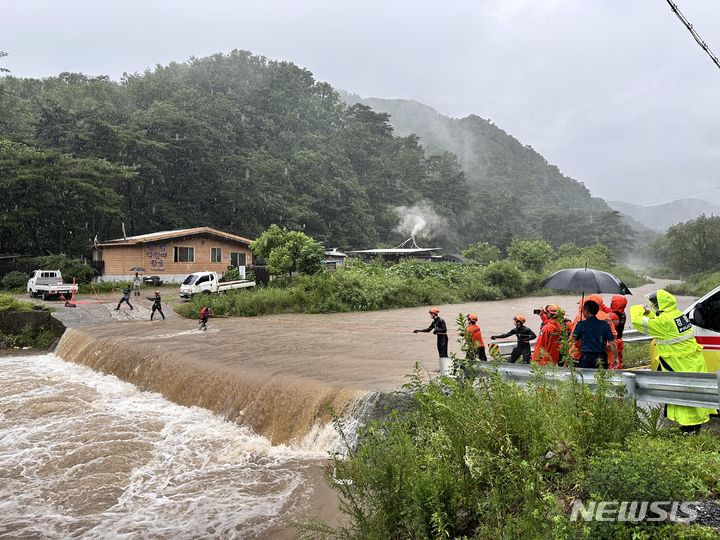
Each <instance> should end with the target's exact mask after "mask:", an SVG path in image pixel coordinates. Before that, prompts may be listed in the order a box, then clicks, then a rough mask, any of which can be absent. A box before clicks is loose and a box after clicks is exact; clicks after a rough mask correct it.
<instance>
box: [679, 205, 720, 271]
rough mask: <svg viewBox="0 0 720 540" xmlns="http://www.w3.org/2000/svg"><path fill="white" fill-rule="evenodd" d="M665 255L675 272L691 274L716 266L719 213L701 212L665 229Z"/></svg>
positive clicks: (719, 242) (719, 253) (719, 257)
mask: <svg viewBox="0 0 720 540" xmlns="http://www.w3.org/2000/svg"><path fill="white" fill-rule="evenodd" d="M666 237H667V257H668V262H669V264H670V267H671V268H672V269H673V270H675V271H677V272H684V273H689V274H695V273H698V272H704V271H707V270H715V269H717V268H718V266H720V216H710V217H708V216H705V215H702V216H700V217H699V218H697V219H694V220H692V221H687V222H685V223H679V224H677V225H674V226H672V227H670V229H669V230H668V232H667V235H666Z"/></svg>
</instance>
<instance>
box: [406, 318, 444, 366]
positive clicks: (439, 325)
mask: <svg viewBox="0 0 720 540" xmlns="http://www.w3.org/2000/svg"><path fill="white" fill-rule="evenodd" d="M430 317H431V318H432V322H431V323H430V326H428V327H427V328H423V329H421V330H413V334H417V333H418V332H432V333H433V334H435V335H437V350H438V354H439V355H440V358H447V355H448V335H447V325H446V324H445V321H444V320H443V318H442V317H440V310H439V309H438V308H436V307H431V308H430Z"/></svg>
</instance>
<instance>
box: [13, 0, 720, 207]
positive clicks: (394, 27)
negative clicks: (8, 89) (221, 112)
mask: <svg viewBox="0 0 720 540" xmlns="http://www.w3.org/2000/svg"><path fill="white" fill-rule="evenodd" d="M675 1H676V3H677V4H678V7H679V8H680V9H681V11H682V12H683V13H684V14H685V16H686V17H687V18H688V19H689V20H690V22H691V23H693V24H694V26H695V29H696V30H697V31H698V33H699V34H700V35H701V36H702V37H703V38H704V39H705V41H706V42H707V43H708V45H709V46H710V48H711V49H713V50H714V51H715V52H716V53H718V54H720V2H718V1H717V0H675ZM235 48H237V49H247V50H250V51H252V52H254V53H256V54H262V55H264V56H267V57H269V58H273V59H283V60H290V61H292V62H294V63H296V64H298V65H300V66H302V67H305V68H307V69H309V70H310V71H312V72H313V73H314V74H315V76H316V78H318V79H320V80H324V81H327V82H329V83H331V84H332V85H333V86H335V87H337V88H341V89H344V90H347V91H350V92H354V93H356V94H360V95H361V96H363V97H371V96H372V97H385V98H397V97H401V98H411V99H415V100H418V101H421V102H423V103H426V104H428V105H431V106H432V107H434V108H435V109H437V110H438V111H439V112H441V113H443V114H447V115H450V116H454V117H462V116H465V115H468V114H472V113H474V114H477V115H479V116H482V117H484V118H490V119H492V121H493V122H495V124H497V125H498V126H499V127H500V128H502V129H504V130H505V131H507V132H508V133H509V134H511V135H513V136H515V137H516V138H518V139H519V140H520V141H521V142H522V143H524V144H529V145H531V146H533V147H534V148H535V149H536V150H538V151H539V152H540V153H542V154H543V155H544V156H545V157H546V158H547V159H548V161H550V162H551V163H554V164H556V165H557V166H558V167H559V168H560V169H561V170H562V171H563V172H564V173H565V174H567V175H569V176H572V177H574V178H576V179H577V180H580V181H582V182H584V183H585V184H586V185H587V186H588V188H589V189H590V190H591V191H592V193H593V194H594V195H597V196H600V197H603V198H605V199H608V200H612V199H622V200H626V201H628V202H635V203H650V202H656V201H657V202H660V201H664V200H667V199H671V198H674V197H679V196H683V195H684V194H690V193H694V192H702V193H698V194H697V195H696V196H697V197H699V198H704V199H706V200H712V201H714V202H717V203H720V189H715V190H713V191H708V190H710V189H712V188H718V187H720V132H718V127H719V126H720V107H718V98H720V70H719V69H718V68H716V67H715V66H714V65H713V64H712V62H711V61H710V59H709V58H708V57H707V55H706V54H705V53H704V52H703V51H702V50H701V49H700V47H698V45H697V44H696V43H695V42H694V41H693V39H692V37H691V36H690V34H689V32H688V31H687V29H686V28H685V27H684V26H682V25H681V23H680V21H679V20H678V19H677V18H676V17H675V16H674V15H673V13H672V12H671V10H670V8H669V6H668V4H667V2H666V0H632V1H629V0H436V1H434V2H431V1H425V0H413V1H411V0H402V1H400V0H397V1H392V0H363V1H362V2H348V1H343V0H257V1H253V2H249V1H244V0H217V1H214V0H207V1H205V2H200V1H199V0H193V1H189V0H115V1H110V0H106V1H99V0H62V1H60V0H15V1H12V2H6V3H4V4H3V9H2V20H0V50H2V51H6V52H8V53H9V56H8V57H7V58H5V59H4V60H3V61H2V63H0V65H2V66H4V67H6V68H9V69H10V70H12V74H13V75H15V76H20V77H44V76H50V75H57V74H58V73H60V72H62V71H78V72H83V73H86V74H91V75H98V74H105V75H109V76H110V77H111V78H113V79H119V78H120V77H121V76H122V74H123V72H129V73H133V72H142V71H144V70H145V69H147V68H152V67H153V66H155V65H156V64H166V63H168V62H170V61H184V60H187V59H188V58H189V57H191V56H197V57H201V56H206V55H209V54H212V53H216V52H228V51H230V50H232V49H235Z"/></svg>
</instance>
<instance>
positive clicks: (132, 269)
mask: <svg viewBox="0 0 720 540" xmlns="http://www.w3.org/2000/svg"><path fill="white" fill-rule="evenodd" d="M146 271H147V270H145V269H144V268H143V267H142V266H133V267H132V268H131V269H130V272H146Z"/></svg>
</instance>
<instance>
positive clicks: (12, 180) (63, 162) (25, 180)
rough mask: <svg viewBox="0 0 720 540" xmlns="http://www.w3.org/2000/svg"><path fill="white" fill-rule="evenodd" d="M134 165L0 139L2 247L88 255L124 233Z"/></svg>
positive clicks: (0, 249)
mask: <svg viewBox="0 0 720 540" xmlns="http://www.w3.org/2000/svg"><path fill="white" fill-rule="evenodd" d="M133 177H134V172H133V171H132V170H130V169H128V168H125V167H120V166H117V165H113V164H111V163H108V162H107V161H105V160H100V159H94V158H75V157H72V156H69V155H66V154H61V153H59V152H56V151H47V150H37V149H34V148H31V147H28V146H25V145H22V144H17V143H13V142H10V141H7V140H4V139H0V193H2V194H3V196H2V197H0V252H9V253H22V254H27V255H40V254H46V253H67V254H68V255H71V256H78V255H81V254H85V253H86V252H87V251H88V249H89V248H90V247H91V246H92V240H93V238H94V237H95V236H96V235H97V236H99V237H108V236H110V237H112V236H115V235H117V234H119V230H120V223H121V221H122V220H123V216H124V214H123V199H122V197H121V196H120V195H118V194H117V193H116V192H115V190H114V189H113V187H114V186H115V185H116V184H117V183H118V182H124V181H130V180H132V178H133Z"/></svg>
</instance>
